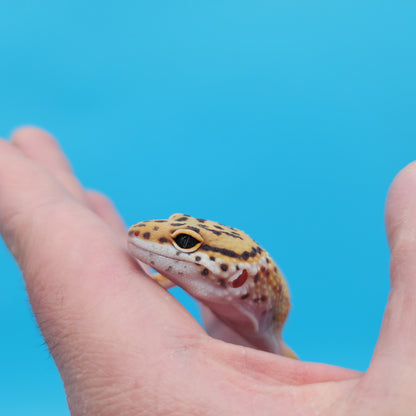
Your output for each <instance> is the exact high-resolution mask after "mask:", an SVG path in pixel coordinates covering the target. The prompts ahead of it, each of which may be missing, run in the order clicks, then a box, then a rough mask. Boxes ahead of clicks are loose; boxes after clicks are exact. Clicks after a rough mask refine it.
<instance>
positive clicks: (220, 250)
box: [200, 244, 251, 260]
mask: <svg viewBox="0 0 416 416" xmlns="http://www.w3.org/2000/svg"><path fill="white" fill-rule="evenodd" d="M200 250H204V251H213V252H214V253H221V254H222V255H223V256H227V257H232V258H237V259H241V258H242V259H244V260H248V259H249V258H250V257H251V254H250V253H249V252H248V251H244V252H243V253H242V254H238V253H236V252H235V251H233V250H228V249H226V248H222V247H213V246H210V245H208V244H204V245H202V246H201V247H200Z"/></svg>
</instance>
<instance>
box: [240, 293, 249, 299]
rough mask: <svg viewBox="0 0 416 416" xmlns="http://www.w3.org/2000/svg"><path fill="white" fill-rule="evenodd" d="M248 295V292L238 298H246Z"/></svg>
mask: <svg viewBox="0 0 416 416" xmlns="http://www.w3.org/2000/svg"><path fill="white" fill-rule="evenodd" d="M248 297H249V294H248V293H246V294H245V295H243V296H241V298H240V299H247V298H248Z"/></svg>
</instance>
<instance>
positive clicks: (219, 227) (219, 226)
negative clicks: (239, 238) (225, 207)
mask: <svg viewBox="0 0 416 416" xmlns="http://www.w3.org/2000/svg"><path fill="white" fill-rule="evenodd" d="M214 227H215V228H216V229H218V230H223V229H224V228H223V227H221V225H214Z"/></svg>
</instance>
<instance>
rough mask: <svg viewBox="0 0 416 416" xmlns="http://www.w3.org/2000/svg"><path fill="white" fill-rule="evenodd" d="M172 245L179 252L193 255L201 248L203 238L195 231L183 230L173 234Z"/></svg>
mask: <svg viewBox="0 0 416 416" xmlns="http://www.w3.org/2000/svg"><path fill="white" fill-rule="evenodd" d="M172 243H173V245H174V246H175V247H176V248H177V249H178V250H180V251H183V252H185V253H192V252H194V251H196V250H198V248H199V247H201V245H202V238H201V236H200V235H199V234H198V233H197V232H195V231H193V230H188V229H182V230H176V231H175V232H174V233H173V234H172Z"/></svg>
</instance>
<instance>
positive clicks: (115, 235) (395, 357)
mask: <svg viewBox="0 0 416 416" xmlns="http://www.w3.org/2000/svg"><path fill="white" fill-rule="evenodd" d="M138 180H139V179H138ZM141 203H143V204H144V203H147V201H146V200H145V199H143V200H140V198H139V196H138V197H137V200H136V201H135V204H137V207H138V208H137V209H138V212H139V211H140V204H141ZM138 215H139V214H138ZM386 229H387V236H388V241H389V245H390V250H391V291H390V295H389V298H388V304H387V306H386V311H385V315H384V319H383V324H382V328H381V331H380V336H379V339H378V343H377V346H376V348H375V351H374V354H373V357H372V360H371V364H370V367H369V369H368V371H367V372H366V373H360V372H356V371H352V370H347V369H344V368H338V367H334V366H329V365H324V364H313V363H307V362H302V361H297V360H291V359H288V358H284V357H280V356H277V355H273V354H270V353H265V352H261V351H257V350H255V349H252V348H248V347H243V346H239V345H233V344H231V343H228V342H223V341H219V340H216V339H214V338H211V337H209V336H208V335H207V334H206V333H205V332H204V330H203V329H202V328H201V327H200V326H199V325H198V324H197V323H196V322H195V320H194V319H193V318H192V317H191V316H190V315H189V314H188V312H187V311H186V310H185V309H184V308H183V307H182V306H181V305H180V304H179V303H178V302H177V301H176V300H175V299H174V298H173V297H171V296H170V295H169V294H168V293H167V292H166V291H165V290H164V289H163V288H161V287H160V286H158V284H156V283H155V282H153V281H151V280H150V279H149V278H147V277H146V276H145V275H144V273H143V272H142V271H141V270H140V268H139V267H138V266H137V264H136V262H135V261H134V260H133V259H132V258H130V256H129V255H128V253H127V251H126V242H125V240H126V235H125V233H126V231H125V227H124V224H123V222H122V221H121V219H120V217H119V216H118V214H117V212H116V211H115V209H114V207H113V206H112V204H111V202H110V201H109V200H108V199H107V198H106V197H104V196H103V195H101V194H99V193H96V192H89V191H88V190H85V189H84V188H83V187H82V185H81V184H80V183H79V181H78V180H77V179H76V178H75V176H74V175H73V173H72V171H71V168H70V165H69V163H68V161H67V160H66V158H65V156H64V155H63V154H62V152H61V150H60V149H59V146H58V144H57V142H56V141H55V140H54V139H53V138H52V137H51V136H50V135H49V134H48V133H46V132H44V131H42V130H39V129H35V128H24V129H20V130H18V131H16V132H15V133H14V135H13V137H12V140H11V142H7V141H5V140H0V232H1V234H2V236H3V238H4V240H5V241H6V243H7V245H8V247H9V248H10V250H11V251H12V253H13V255H14V256H15V257H16V259H17V261H18V263H19V265H20V267H21V269H22V271H23V276H24V279H25V282H26V287H27V290H28V293H29V298H30V302H31V305H32V308H33V311H34V313H35V316H36V319H37V321H38V324H39V327H40V329H41V331H42V334H43V336H44V337H45V340H46V342H47V344H48V346H49V349H50V351H51V354H52V356H53V358H54V359H55V362H56V364H57V366H58V369H59V371H60V373H61V376H62V379H63V381H64V384H65V389H66V393H67V396H68V403H69V407H70V410H71V414H72V415H74V416H78V415H83V414H87V415H89V416H94V415H97V416H98V415H100V416H106V415H111V416H113V415H126V416H129V415H132V416H133V415H135V416H136V415H145V414H149V415H150V414H151V415H194V414H197V415H202V416H204V415H244V414H247V415H254V414H258V415H277V414H279V415H291V416H297V415H305V416H309V415H311V416H313V415H328V416H337V415H365V416H368V415H378V416H379V415H389V416H391V415H394V416H396V415H406V416H409V415H416V301H415V299H416V163H413V164H411V165H409V166H407V167H406V168H405V169H404V170H403V171H402V172H401V173H400V174H399V175H398V176H397V177H396V179H395V180H394V182H393V184H392V186H391V189H390V191H389V194H388V199H387V206H386ZM318 295H319V294H318ZM328 336H330V335H329V334H328Z"/></svg>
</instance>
